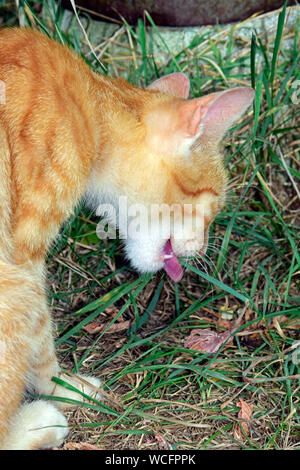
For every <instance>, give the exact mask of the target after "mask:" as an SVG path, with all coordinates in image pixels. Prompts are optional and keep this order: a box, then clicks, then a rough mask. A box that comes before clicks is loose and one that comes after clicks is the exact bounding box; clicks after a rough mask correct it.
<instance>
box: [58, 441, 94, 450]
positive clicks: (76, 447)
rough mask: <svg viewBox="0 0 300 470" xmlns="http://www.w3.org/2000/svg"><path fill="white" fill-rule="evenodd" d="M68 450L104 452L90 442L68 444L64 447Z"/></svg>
mask: <svg viewBox="0 0 300 470" xmlns="http://www.w3.org/2000/svg"><path fill="white" fill-rule="evenodd" d="M64 449H66V450H102V449H101V448H100V447H98V446H95V445H94V444H89V443H88V442H66V443H65V445H64Z"/></svg>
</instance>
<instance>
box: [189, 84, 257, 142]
mask: <svg viewBox="0 0 300 470" xmlns="http://www.w3.org/2000/svg"><path fill="white" fill-rule="evenodd" d="M253 98H254V90H253V89H252V88H250V87H240V88H232V89H231V90H226V91H222V92H219V93H213V94H211V95H206V96H204V97H202V98H196V99H194V100H191V101H189V102H187V104H186V107H185V109H182V112H183V113H184V115H185V116H184V117H185V126H186V130H187V134H188V136H189V137H191V138H194V139H195V138H197V136H199V137H200V136H203V137H204V138H207V139H213V140H214V141H219V140H220V139H221V138H222V137H223V135H224V134H225V132H226V131H227V130H228V129H229V128H230V127H231V126H232V125H233V124H234V122H236V121H237V120H238V119H239V118H240V117H241V116H242V114H243V113H244V112H245V111H246V109H247V108H248V107H249V105H250V104H251V103H252V101H253ZM182 117H183V114H181V119H182Z"/></svg>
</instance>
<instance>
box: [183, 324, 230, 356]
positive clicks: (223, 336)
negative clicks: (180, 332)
mask: <svg viewBox="0 0 300 470" xmlns="http://www.w3.org/2000/svg"><path fill="white" fill-rule="evenodd" d="M230 335H231V330H229V331H225V332H224V333H217V332H216V331H213V330H209V329H208V328H205V329H204V330H201V329H196V330H192V331H191V334H190V336H189V337H188V338H186V340H185V342H184V347H185V348H188V349H195V350H196V351H203V352H207V353H215V352H217V351H218V350H219V348H220V347H221V346H222V344H224V343H225V341H226V340H227V339H228V338H229V336H230ZM229 342H230V343H231V342H232V339H231V340H230V341H229ZM227 344H228V343H227Z"/></svg>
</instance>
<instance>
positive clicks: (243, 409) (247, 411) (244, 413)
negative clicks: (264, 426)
mask: <svg viewBox="0 0 300 470" xmlns="http://www.w3.org/2000/svg"><path fill="white" fill-rule="evenodd" d="M236 406H238V407H239V408H240V411H239V413H238V419H239V420H240V422H239V424H238V423H237V424H236V425H235V427H234V431H233V437H234V438H235V439H238V440H243V439H245V436H244V434H243V431H244V433H245V434H246V436H249V434H250V430H249V426H250V422H251V419H252V411H253V405H249V404H248V403H246V402H245V401H244V400H240V401H239V402H237V404H236ZM241 428H242V429H243V431H242V429H241Z"/></svg>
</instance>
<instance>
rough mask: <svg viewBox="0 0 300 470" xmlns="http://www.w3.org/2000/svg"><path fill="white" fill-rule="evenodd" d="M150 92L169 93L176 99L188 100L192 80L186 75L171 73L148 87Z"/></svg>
mask: <svg viewBox="0 0 300 470" xmlns="http://www.w3.org/2000/svg"><path fill="white" fill-rule="evenodd" d="M148 90H155V91H159V92H160V93H169V94H170V95H173V96H175V97H176V98H183V99H187V98H188V96H189V92H190V80H189V79H188V77H187V76H186V75H184V73H171V74H170V75H166V76H165V77H161V78H159V79H158V80H155V82H153V83H151V85H149V86H148Z"/></svg>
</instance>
